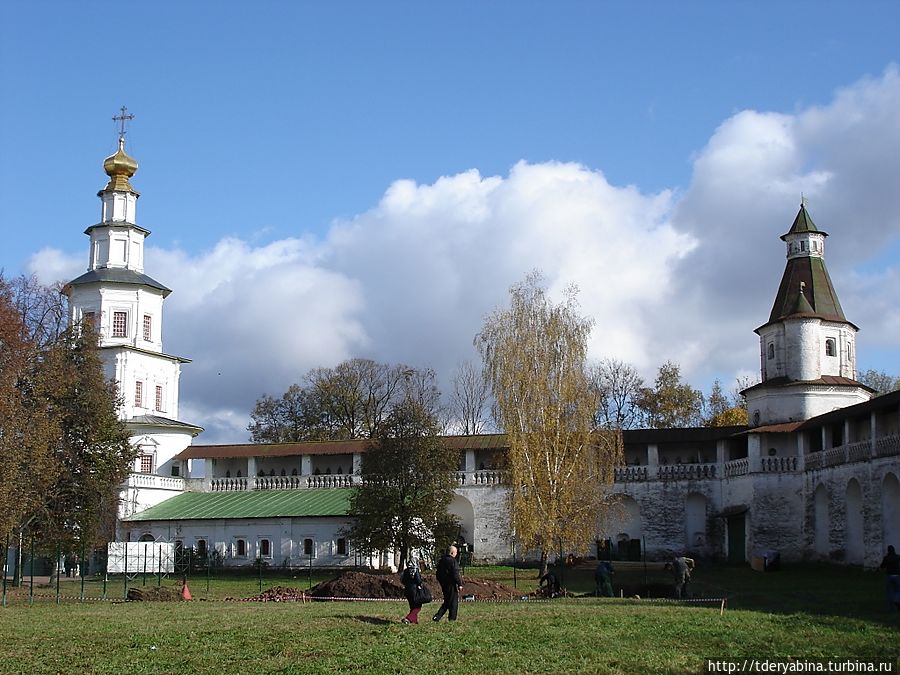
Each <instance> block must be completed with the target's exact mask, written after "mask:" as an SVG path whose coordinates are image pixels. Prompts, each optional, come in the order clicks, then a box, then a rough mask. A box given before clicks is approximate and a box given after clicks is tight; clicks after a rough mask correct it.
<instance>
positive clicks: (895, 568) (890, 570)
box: [881, 546, 900, 609]
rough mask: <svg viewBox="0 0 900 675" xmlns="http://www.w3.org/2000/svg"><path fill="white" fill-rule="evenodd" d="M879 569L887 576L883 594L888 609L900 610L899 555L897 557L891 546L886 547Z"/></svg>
mask: <svg viewBox="0 0 900 675" xmlns="http://www.w3.org/2000/svg"><path fill="white" fill-rule="evenodd" d="M881 569H883V570H884V572H885V574H887V586H886V587H885V594H886V596H887V603H888V609H900V555H897V552H896V551H895V550H894V547H893V546H888V547H887V555H886V556H884V559H883V560H882V561H881Z"/></svg>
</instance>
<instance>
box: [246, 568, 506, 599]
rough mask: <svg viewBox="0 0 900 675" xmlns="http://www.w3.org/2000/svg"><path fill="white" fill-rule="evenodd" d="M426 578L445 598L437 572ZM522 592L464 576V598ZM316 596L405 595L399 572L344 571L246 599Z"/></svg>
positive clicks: (438, 595)
mask: <svg viewBox="0 0 900 675" xmlns="http://www.w3.org/2000/svg"><path fill="white" fill-rule="evenodd" d="M422 579H423V580H424V582H425V584H426V585H427V586H428V587H429V588H430V589H431V592H432V594H433V595H434V600H435V602H441V600H443V597H442V594H441V587H440V584H438V582H437V579H436V578H435V577H434V576H433V575H429V574H423V575H422ZM519 595H521V593H520V592H519V591H516V590H515V589H514V588H509V587H507V586H504V585H503V584H500V583H497V582H496V581H487V580H484V579H469V578H464V579H463V589H462V591H461V592H460V597H461V598H467V599H474V600H508V599H510V598H513V597H518V596H519ZM305 598H308V599H316V598H367V599H396V600H402V599H404V598H405V595H404V593H403V585H402V584H401V583H400V575H399V574H379V573H377V572H342V573H341V574H339V575H338V576H337V577H335V578H334V579H332V580H331V581H324V582H322V583H321V584H318V585H317V586H313V587H312V588H311V589H310V590H308V591H301V590H300V589H297V588H288V587H285V586H276V587H274V588H270V589H268V590H267V591H265V592H263V593H260V594H259V595H255V596H253V597H251V598H246V600H248V601H251V602H253V601H256V602H287V601H292V600H294V601H296V600H303V599H305Z"/></svg>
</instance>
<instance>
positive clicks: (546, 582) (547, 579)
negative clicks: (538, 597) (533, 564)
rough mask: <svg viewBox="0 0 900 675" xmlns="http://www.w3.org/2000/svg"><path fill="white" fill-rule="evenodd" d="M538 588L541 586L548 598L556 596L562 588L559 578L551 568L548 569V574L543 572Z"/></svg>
mask: <svg viewBox="0 0 900 675" xmlns="http://www.w3.org/2000/svg"><path fill="white" fill-rule="evenodd" d="M538 588H540V589H541V590H542V591H543V592H544V594H545V595H546V596H547V597H548V598H555V597H556V596H557V595H559V592H560V590H561V587H560V585H559V579H558V578H557V577H556V575H555V574H554V573H553V572H551V571H550V570H547V572H546V574H543V575H542V576H541V578H540V579H538Z"/></svg>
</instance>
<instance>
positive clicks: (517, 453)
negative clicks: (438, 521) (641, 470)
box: [475, 272, 622, 568]
mask: <svg viewBox="0 0 900 675" xmlns="http://www.w3.org/2000/svg"><path fill="white" fill-rule="evenodd" d="M576 295H577V290H576V289H575V288H574V287H573V288H570V289H568V290H567V292H566V294H565V296H564V299H563V301H562V302H561V303H560V304H556V303H554V302H553V301H552V300H551V299H550V298H549V297H548V296H547V293H546V290H545V288H544V286H543V280H542V278H541V276H540V275H539V274H538V273H536V272H534V273H532V274H530V275H529V276H528V277H527V278H526V279H525V280H524V281H523V282H521V283H519V284H516V285H515V286H513V287H512V288H511V289H510V306H509V307H508V308H502V309H498V310H496V311H495V312H494V313H493V314H491V315H490V316H488V317H487V318H486V320H485V323H484V327H483V329H482V331H481V333H479V334H478V336H477V337H476V338H475V345H476V347H477V348H478V350H479V351H480V353H481V356H482V358H483V361H484V375H485V378H486V380H487V382H488V383H489V384H490V386H491V391H492V393H493V395H494V399H495V401H496V407H497V410H498V413H499V418H500V423H501V425H502V428H503V430H504V431H505V433H506V436H507V442H508V445H509V456H508V468H509V476H510V483H511V489H510V491H509V510H510V523H511V526H512V528H513V529H514V536H515V539H516V541H517V542H518V543H519V544H521V545H523V546H525V547H526V548H530V549H538V550H540V551H541V560H542V568H545V566H546V561H547V557H548V554H550V553H552V552H554V551H557V550H561V549H565V550H567V551H568V550H575V551H584V550H586V549H587V547H588V545H589V542H591V541H593V539H594V538H595V536H596V532H597V523H598V521H599V520H600V518H601V515H602V513H603V511H604V510H605V508H606V506H607V496H608V493H609V487H610V486H611V484H612V482H613V475H614V469H615V467H616V466H617V465H618V464H619V463H620V461H621V457H622V446H621V442H620V441H619V438H620V435H619V434H618V432H616V431H598V432H596V433H592V431H591V430H592V427H593V417H594V413H595V411H596V409H597V408H596V404H597V401H596V394H595V390H594V389H593V388H592V387H591V386H590V383H589V381H588V377H587V374H586V371H585V357H586V352H587V340H588V337H589V335H590V332H591V326H592V321H591V320H590V319H588V318H585V317H582V316H580V315H579V314H578V304H577V299H576Z"/></svg>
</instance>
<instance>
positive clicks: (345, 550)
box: [337, 537, 350, 555]
mask: <svg viewBox="0 0 900 675" xmlns="http://www.w3.org/2000/svg"><path fill="white" fill-rule="evenodd" d="M349 550H350V547H349V546H348V545H347V540H346V539H345V538H344V537H341V538H340V539H338V540H337V555H348V554H349Z"/></svg>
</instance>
